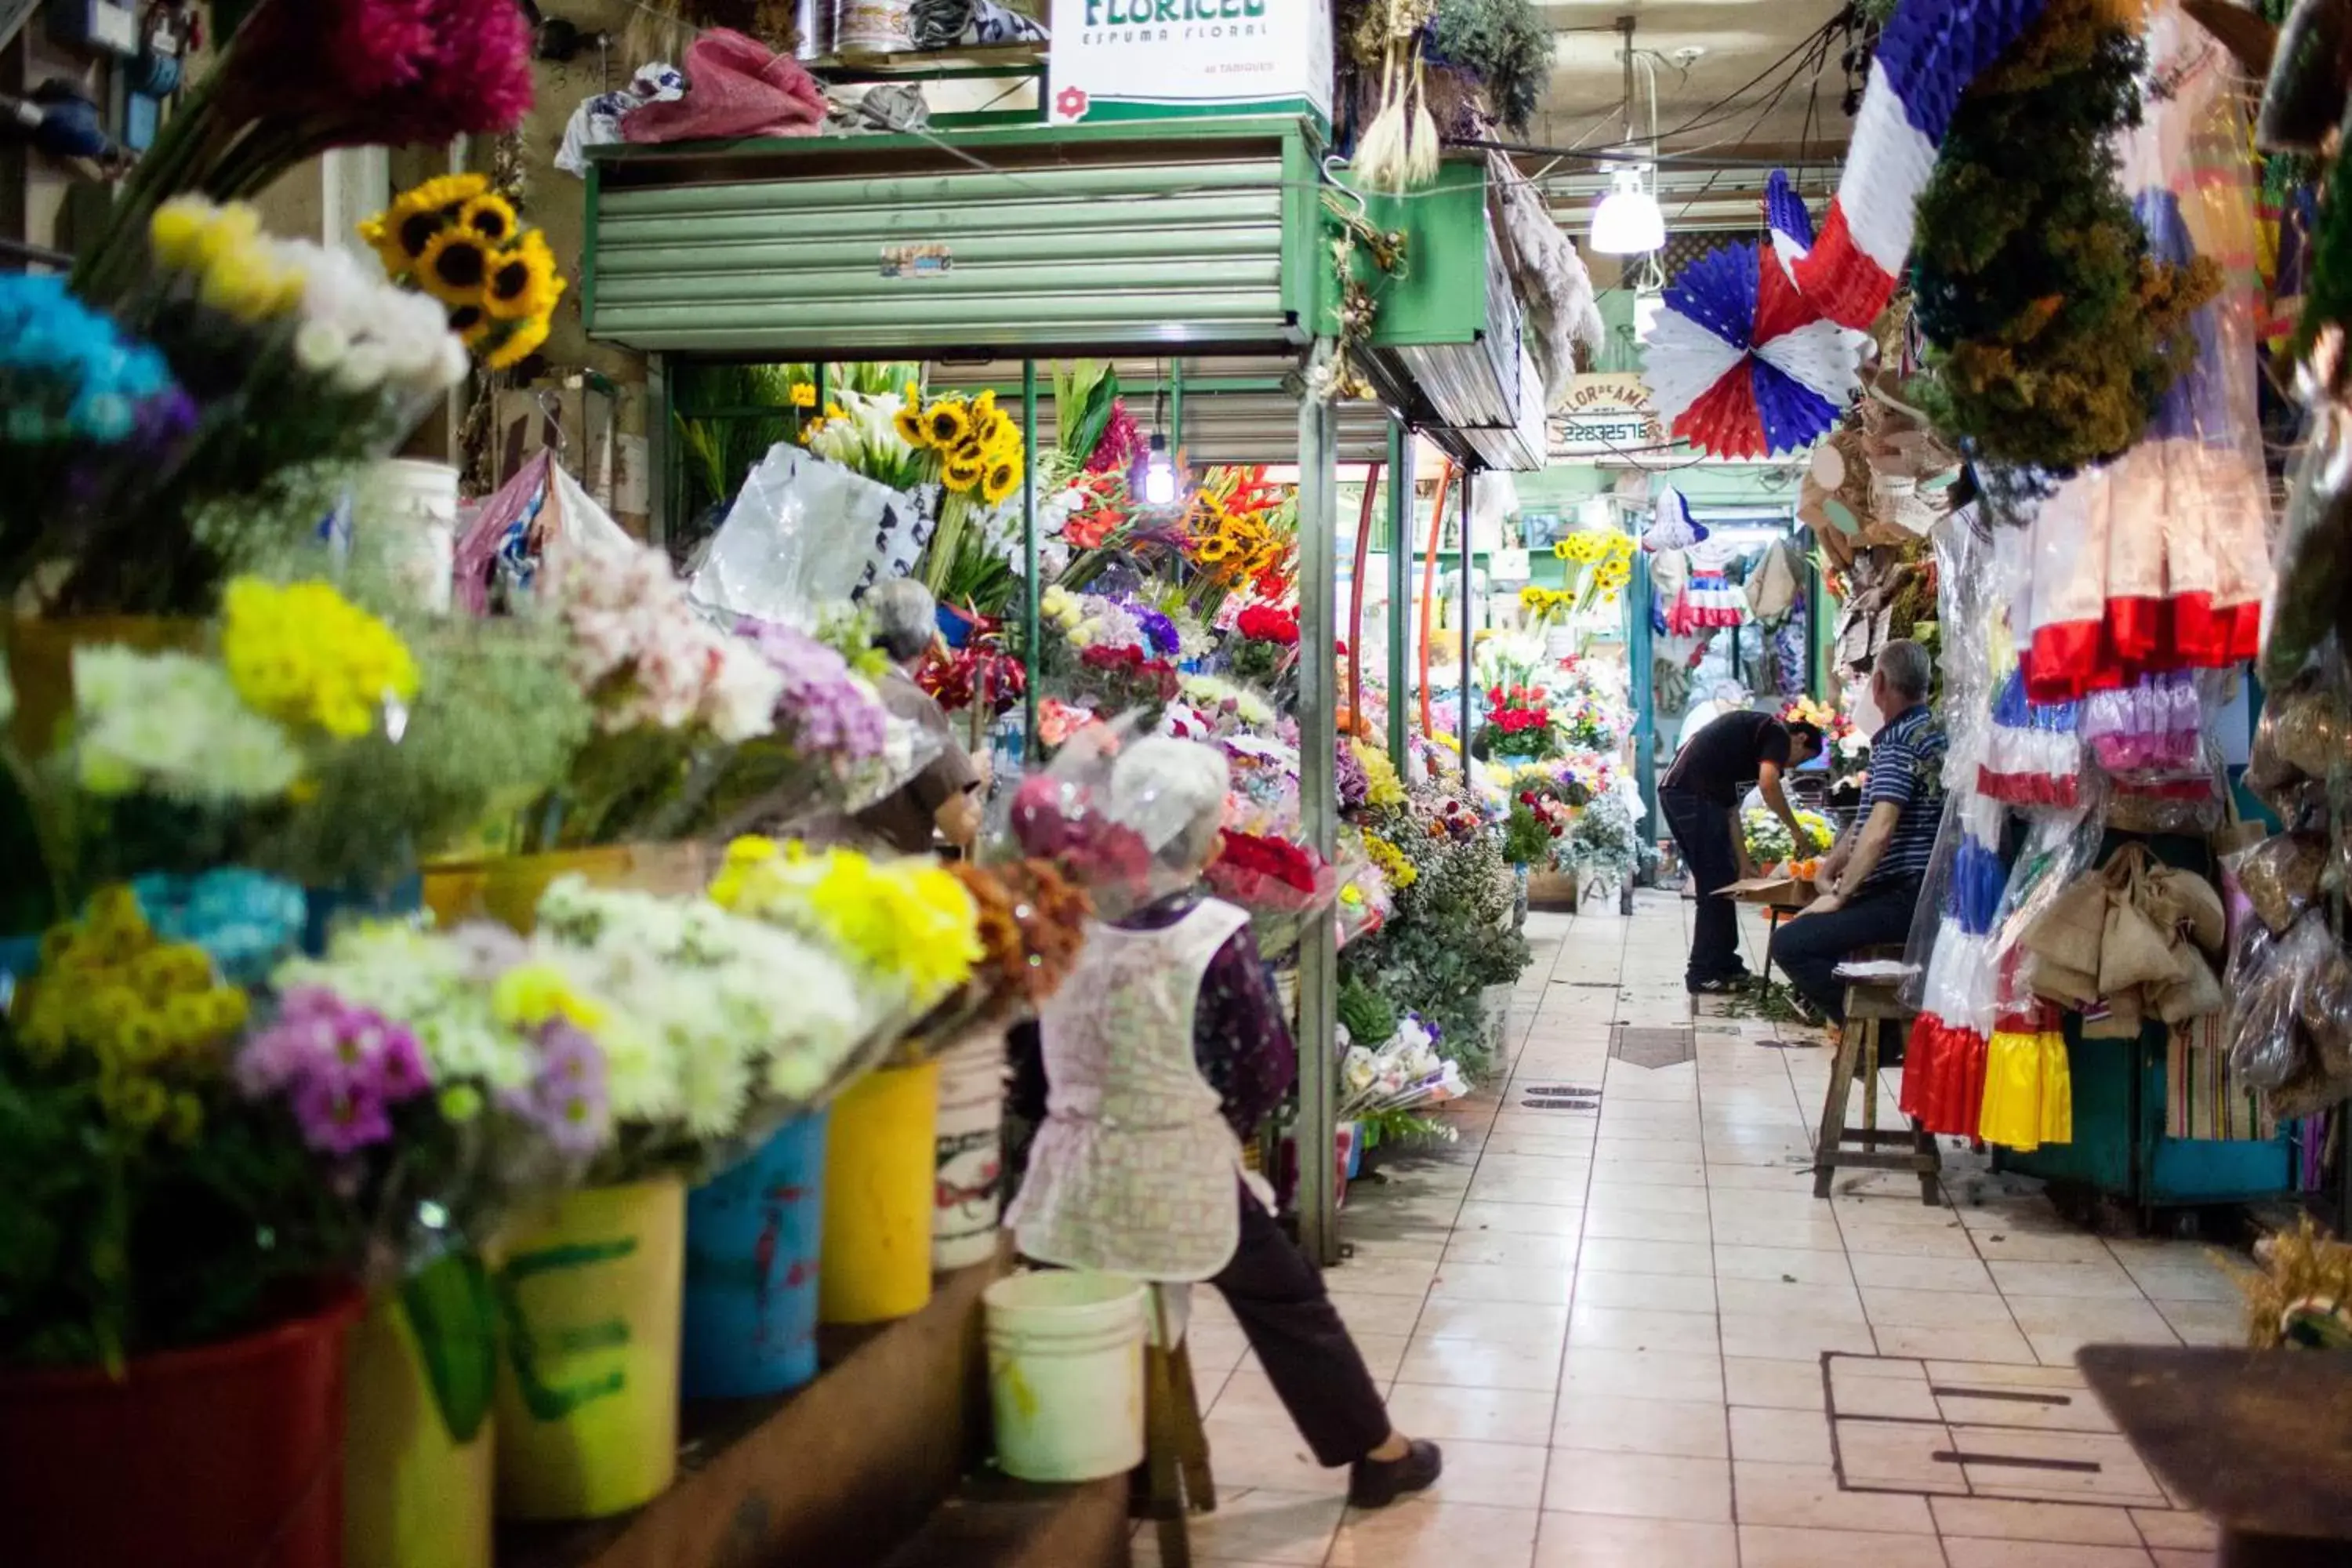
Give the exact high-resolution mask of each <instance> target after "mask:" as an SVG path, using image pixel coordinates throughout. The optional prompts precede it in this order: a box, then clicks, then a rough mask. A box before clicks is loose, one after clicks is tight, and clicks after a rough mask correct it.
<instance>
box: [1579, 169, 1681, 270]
mask: <svg viewBox="0 0 2352 1568" xmlns="http://www.w3.org/2000/svg"><path fill="white" fill-rule="evenodd" d="M1615 181H1616V188H1615V189H1614V190H1612V191H1611V192H1610V193H1609V194H1608V195H1605V196H1603V197H1601V202H1600V205H1597V206H1595V207H1594V208H1593V209H1592V248H1593V249H1595V250H1597V251H1599V252H1601V255H1603V256H1643V255H1646V254H1647V253H1649V252H1650V251H1653V250H1655V249H1657V248H1658V247H1660V246H1663V245H1664V244H1665V243H1666V215H1665V213H1664V211H1663V210H1662V209H1661V208H1660V207H1659V205H1658V198H1657V197H1655V196H1654V195H1651V194H1650V193H1649V192H1647V191H1645V190H1643V188H1642V172H1641V171H1640V170H1639V169H1619V170H1618V171H1617V173H1616V176H1615Z"/></svg>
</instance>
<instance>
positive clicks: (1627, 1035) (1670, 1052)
mask: <svg viewBox="0 0 2352 1568" xmlns="http://www.w3.org/2000/svg"><path fill="white" fill-rule="evenodd" d="M1609 1054H1610V1055H1611V1056H1612V1057H1614V1058H1616V1059H1617V1060H1619V1061H1621V1062H1627V1063H1630V1064H1632V1065H1633V1066H1634V1067H1637V1068H1670V1067H1673V1066H1675V1064H1676V1063H1678V1062H1686V1061H1690V1060H1691V1059H1693V1058H1696V1056H1697V1055H1698V1038H1697V1037H1696V1035H1694V1034H1693V1033H1692V1032H1691V1026H1689V1025H1687V1024H1683V1025H1678V1026H1675V1027H1673V1028H1667V1029H1646V1028H1641V1027H1638V1026H1633V1025H1631V1024H1621V1025H1619V1026H1617V1028H1616V1030H1615V1032H1614V1033H1613V1034H1612V1035H1611V1037H1610V1039H1609Z"/></svg>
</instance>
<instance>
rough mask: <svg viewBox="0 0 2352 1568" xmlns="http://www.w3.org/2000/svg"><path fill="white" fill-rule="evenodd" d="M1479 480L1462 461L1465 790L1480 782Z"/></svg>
mask: <svg viewBox="0 0 2352 1568" xmlns="http://www.w3.org/2000/svg"><path fill="white" fill-rule="evenodd" d="M1477 480H1478V470H1477V468H1475V466H1474V465H1472V464H1469V463H1465V464H1463V465H1462V727H1461V728H1460V729H1458V730H1456V731H1454V739H1455V740H1457V741H1460V742H1462V787H1463V788H1464V789H1465V790H1469V789H1472V788H1474V787H1475V784H1477V779H1478V775H1477V771H1476V767H1475V764H1474V763H1472V762H1471V761H1470V737H1471V735H1472V734H1473V733H1474V731H1472V730H1471V728H1470V724H1471V720H1472V718H1473V717H1474V716H1475V714H1476V713H1477V711H1478V695H1477V690H1476V685H1477V683H1476V682H1475V680H1473V679H1471V676H1470V658H1471V637H1470V631H1471V627H1470V606H1471V603H1472V600H1471V592H1470V590H1471V578H1472V576H1473V575H1474V574H1475V573H1476V571H1477V563H1476V560H1475V556H1476V552H1475V551H1474V550H1473V549H1472V548H1471V543H1470V495H1471V491H1472V490H1474V489H1476V488H1477Z"/></svg>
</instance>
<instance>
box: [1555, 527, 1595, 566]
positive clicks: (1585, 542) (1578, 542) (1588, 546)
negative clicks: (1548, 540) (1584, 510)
mask: <svg viewBox="0 0 2352 1568" xmlns="http://www.w3.org/2000/svg"><path fill="white" fill-rule="evenodd" d="M1551 552H1552V553H1553V554H1554V555H1556V556H1558V557H1559V559H1560V560H1562V561H1573V562H1575V563H1577V564H1578V565H1580V566H1590V565H1591V564H1592V563H1594V562H1596V561H1598V560H1600V559H1601V558H1602V557H1603V556H1605V555H1607V554H1608V553H1609V535H1607V534H1605V533H1600V532H1596V531H1586V532H1582V533H1571V534H1570V535H1569V536H1568V537H1567V538H1566V539H1563V540H1561V541H1560V542H1559V543H1558V544H1555V545H1553V546H1552V547H1551Z"/></svg>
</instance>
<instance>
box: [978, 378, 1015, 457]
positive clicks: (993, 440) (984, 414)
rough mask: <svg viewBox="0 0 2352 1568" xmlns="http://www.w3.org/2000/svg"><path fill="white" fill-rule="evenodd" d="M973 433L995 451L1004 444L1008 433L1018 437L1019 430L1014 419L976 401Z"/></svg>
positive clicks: (982, 443)
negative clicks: (1014, 423) (983, 406)
mask: <svg viewBox="0 0 2352 1568" xmlns="http://www.w3.org/2000/svg"><path fill="white" fill-rule="evenodd" d="M981 395H982V397H987V396H990V395H991V394H989V393H985V392H983V393H982V394H981ZM971 434H972V438H973V439H974V440H976V441H978V442H979V443H980V444H981V445H982V447H986V448H987V449H988V450H990V451H992V452H993V451H995V450H996V449H997V448H998V447H1001V446H1003V444H1004V438H1005V437H1007V436H1008V435H1010V436H1013V437H1016V438H1017V437H1018V436H1019V430H1018V428H1017V427H1016V426H1014V425H1013V421H1012V420H1010V419H1007V418H1006V417H1005V416H1003V414H1001V413H999V412H998V411H997V410H995V409H993V408H982V406H981V405H979V404H977V403H975V404H973V405H971Z"/></svg>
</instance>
